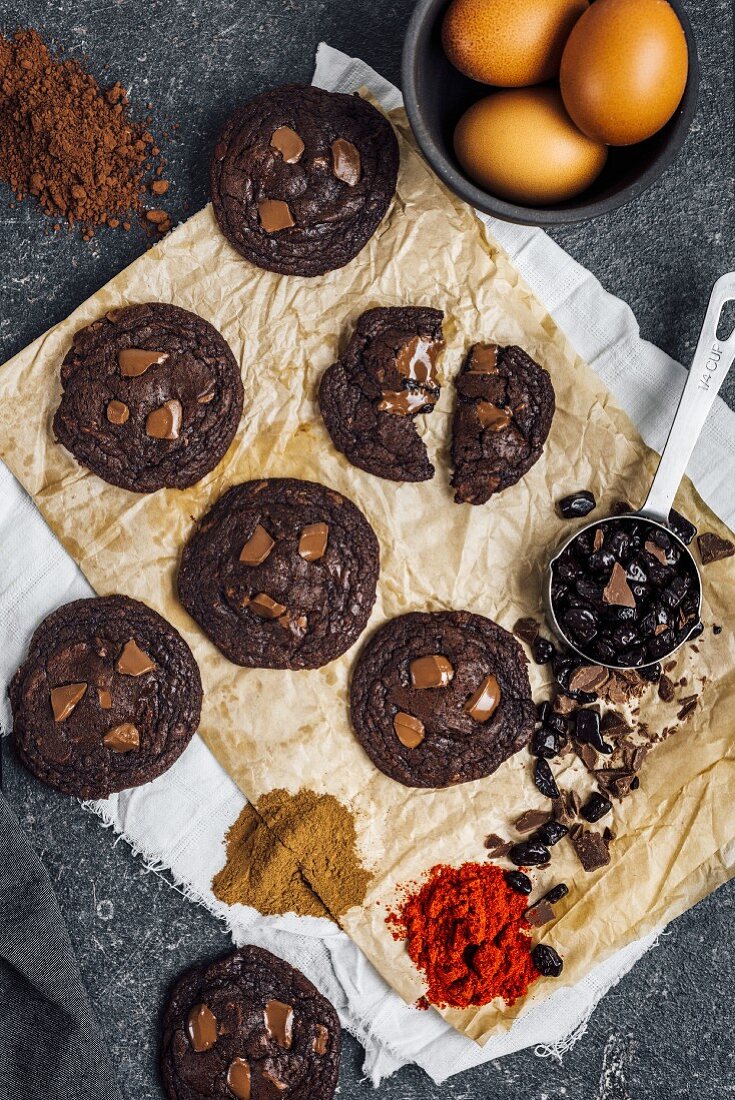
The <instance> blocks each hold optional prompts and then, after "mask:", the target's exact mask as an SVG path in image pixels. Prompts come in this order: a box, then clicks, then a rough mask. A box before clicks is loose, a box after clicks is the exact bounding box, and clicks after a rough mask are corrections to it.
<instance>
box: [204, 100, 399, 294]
mask: <svg viewBox="0 0 735 1100" xmlns="http://www.w3.org/2000/svg"><path fill="white" fill-rule="evenodd" d="M397 175H398V142H397V141H396V136H395V134H394V133H393V129H392V127H391V125H390V123H389V122H388V120H387V119H386V118H385V117H384V116H383V115H382V114H381V113H380V111H378V110H377V109H376V108H375V107H373V106H372V105H371V104H370V103H368V102H366V101H365V100H364V99H360V97H359V96H356V95H342V94H339V93H337V92H325V91H322V89H321V88H312V87H309V86H308V85H301V84H291V85H286V86H285V87H282V88H275V89H274V90H273V91H271V92H264V93H263V94H262V95H259V96H256V98H255V99H251V100H250V102H249V103H247V104H246V105H245V106H244V107H241V108H240V109H239V110H237V111H235V113H234V115H233V116H232V117H231V118H230V120H229V121H228V123H227V125H226V126H225V128H224V130H223V132H222V134H221V136H220V139H219V141H218V142H217V145H216V146H215V150H214V156H213V158H212V165H211V168H210V177H209V178H210V187H211V192H212V203H213V205H214V212H215V214H216V216H217V221H218V222H219V227H220V229H221V230H222V232H223V233H224V235H225V237H227V239H228V241H229V242H230V244H231V245H232V246H233V247H234V248H236V249H237V251H238V252H239V253H240V254H241V255H242V256H244V257H245V259H246V260H250V262H251V263H254V264H256V265H257V266H258V267H264V268H266V269H267V270H268V271H277V272H279V273H280V274H281V275H323V274H324V273H325V272H326V271H332V270H333V269H334V268H337V267H344V265H345V264H347V263H349V262H350V260H351V259H353V258H354V257H355V256H356V255H357V253H358V252H359V251H360V250H361V249H362V248H364V246H365V245H366V244H367V242H368V241H369V240H370V238H371V237H372V235H373V233H374V232H375V230H376V229H377V228H378V225H379V224H380V222H381V220H382V218H383V216H384V214H385V212H386V211H387V209H388V207H389V205H390V202H391V199H392V198H393V194H394V192H395V189H396V177H397Z"/></svg>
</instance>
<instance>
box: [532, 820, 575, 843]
mask: <svg viewBox="0 0 735 1100" xmlns="http://www.w3.org/2000/svg"><path fill="white" fill-rule="evenodd" d="M568 832H569V829H568V828H567V827H566V825H563V824H562V823H561V821H547V822H546V823H545V824H544V825H542V826H541V827H540V828H539V829H537V830H536V832H535V833H534V834H533V836H532V837H531V840H537V841H538V842H539V843H540V844H545V845H546V847H547V848H553V847H554V845H555V844H558V843H559V841H560V840H563V839H564V837H565V836H566V835H567V833H568Z"/></svg>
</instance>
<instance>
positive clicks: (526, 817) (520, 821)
mask: <svg viewBox="0 0 735 1100" xmlns="http://www.w3.org/2000/svg"><path fill="white" fill-rule="evenodd" d="M552 817H553V814H551V813H549V811H548V810H526V811H525V813H522V814H521V816H520V817H519V818H517V819H516V821H515V822H514V823H513V827H514V828H515V829H516V830H517V831H518V832H519V833H532V832H533V831H534V830H535V829H539V828H540V827H541V826H542V825H545V824H546V822H547V821H551V819H552Z"/></svg>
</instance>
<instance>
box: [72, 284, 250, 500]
mask: <svg viewBox="0 0 735 1100" xmlns="http://www.w3.org/2000/svg"><path fill="white" fill-rule="evenodd" d="M61 383H62V386H63V391H64V392H63V396H62V398H61V404H60V405H59V408H58V410H57V412H56V416H55V417H54V432H55V433H56V438H57V439H58V440H59V442H60V443H63V444H64V446H65V447H66V449H67V450H69V451H71V453H72V454H73V455H74V457H75V458H76V459H77V461H78V462H80V463H81V464H82V465H83V466H86V467H87V469H89V470H91V471H92V472H93V473H95V474H97V476H98V477H101V478H103V479H104V480H105V481H108V482H110V484H111V485H118V486H120V487H121V488H122V489H130V490H131V491H132V492H135V493H154V492H156V490H157V489H163V488H170V489H185V488H187V487H188V486H190V485H194V484H195V482H197V481H199V480H200V478H202V477H204V475H205V474H207V473H209V471H210V470H213V469H214V467H215V466H216V465H217V463H218V462H219V461H220V460H221V459H222V457H223V456H224V454H225V452H226V451H227V448H228V447H229V445H230V443H231V442H232V439H233V437H234V435H235V431H236V430H237V426H238V424H239V422H240V416H241V414H242V406H243V387H242V380H241V378H240V368H239V367H238V364H237V361H236V359H235V357H234V355H233V354H232V351H231V350H230V348H229V346H228V344H227V342H226V341H225V340H224V339H223V338H222V336H220V334H219V333H218V332H217V330H216V329H215V328H214V327H213V326H212V325H210V324H209V322H208V321H205V320H204V319H203V318H202V317H198V316H197V315H196V314H195V313H190V312H189V311H188V310H186V309H179V308H178V306H171V305H165V304H163V303H161V302H148V303H146V304H145V305H139V306H129V307H128V308H126V309H116V310H113V311H111V312H110V313H108V314H106V316H104V317H102V318H100V320H98V321H94V322H93V323H92V324H91V325H87V327H86V328H83V329H80V330H79V331H78V332H77V333H75V335H74V341H73V343H72V346H71V348H70V349H69V351H68V352H67V355H66V358H65V359H64V362H63V363H62V366H61Z"/></svg>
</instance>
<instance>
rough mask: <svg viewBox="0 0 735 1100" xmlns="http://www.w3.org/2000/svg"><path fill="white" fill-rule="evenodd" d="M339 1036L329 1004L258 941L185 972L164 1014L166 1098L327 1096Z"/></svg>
mask: <svg viewBox="0 0 735 1100" xmlns="http://www.w3.org/2000/svg"><path fill="white" fill-rule="evenodd" d="M340 1049H341V1034H340V1029H339V1019H338V1017H337V1013H336V1012H335V1011H334V1009H333V1007H332V1005H331V1004H330V1003H329V1001H328V1000H327V999H326V997H323V996H322V995H321V993H320V992H319V990H318V989H317V988H316V986H313V985H312V984H311V982H310V981H308V980H307V979H306V978H305V977H304V975H303V974H302V973H301V972H300V971H299V970H295V969H294V967H292V966H289V964H288V963H287V962H284V961H283V959H279V958H277V957H276V956H275V955H271V954H270V952H268V951H263V950H262V948H260V947H242V948H240V950H239V951H234V952H233V953H232V954H231V955H225V956H224V957H223V958H220V959H217V960H215V961H214V962H211V963H204V964H203V965H201V966H195V967H193V968H192V969H191V970H188V971H187V972H186V973H185V974H184V975H182V977H181V978H179V980H178V982H177V983H176V985H175V986H174V988H173V990H172V991H171V996H170V998H169V1002H168V1005H167V1006H166V1010H165V1012H164V1014H163V1038H162V1043H161V1075H162V1077H163V1086H164V1089H165V1091H166V1095H167V1096H168V1097H169V1098H170V1100H204V1098H205V1097H221V1098H222V1100H233V1098H234V1100H276V1098H277V1097H281V1098H282V1100H289V1098H292V1100H330V1098H331V1097H332V1096H333V1095H334V1090H335V1088H336V1087H337V1078H338V1075H339V1056H340Z"/></svg>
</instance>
